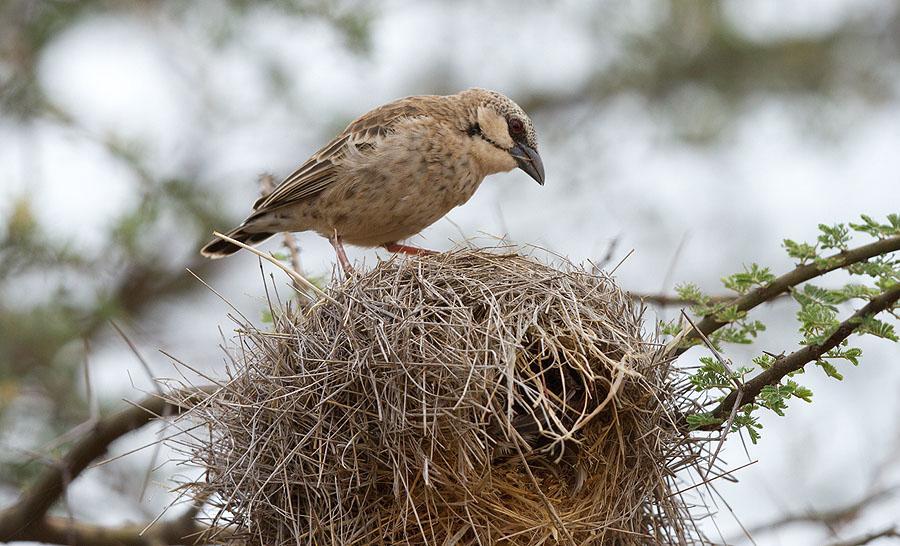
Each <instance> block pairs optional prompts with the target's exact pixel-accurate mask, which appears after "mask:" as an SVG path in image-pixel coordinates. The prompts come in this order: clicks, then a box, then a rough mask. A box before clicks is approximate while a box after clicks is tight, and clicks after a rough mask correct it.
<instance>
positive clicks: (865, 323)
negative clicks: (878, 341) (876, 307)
mask: <svg viewBox="0 0 900 546" xmlns="http://www.w3.org/2000/svg"><path fill="white" fill-rule="evenodd" d="M856 333H858V334H870V335H873V336H875V337H880V338H883V339H889V340H891V341H900V340H898V339H897V332H895V331H894V326H893V325H892V324H888V323H886V322H884V321H881V320H878V319H877V318H875V317H866V318H864V319H863V320H861V321H860V323H859V326H857V328H856Z"/></svg>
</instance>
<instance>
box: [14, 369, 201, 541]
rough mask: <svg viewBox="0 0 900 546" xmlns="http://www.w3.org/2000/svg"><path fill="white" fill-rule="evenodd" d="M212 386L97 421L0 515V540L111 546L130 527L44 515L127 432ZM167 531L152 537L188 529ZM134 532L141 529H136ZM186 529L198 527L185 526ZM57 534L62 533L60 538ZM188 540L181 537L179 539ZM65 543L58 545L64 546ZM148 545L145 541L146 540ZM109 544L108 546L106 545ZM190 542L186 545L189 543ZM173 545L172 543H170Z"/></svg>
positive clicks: (179, 524) (177, 526)
mask: <svg viewBox="0 0 900 546" xmlns="http://www.w3.org/2000/svg"><path fill="white" fill-rule="evenodd" d="M213 390H215V387H213V386H210V387H203V388H196V389H191V390H190V392H187V393H185V394H184V395H183V396H178V397H174V398H171V397H170V398H168V399H167V398H162V397H160V396H158V395H149V396H147V397H146V398H144V399H143V400H141V401H140V402H138V403H137V404H135V405H134V406H130V407H128V408H126V409H123V410H120V411H119V412H117V413H114V414H113V415H110V416H109V417H105V418H103V419H100V420H99V421H97V422H96V423H94V424H93V426H91V427H90V429H89V430H88V431H87V432H86V433H84V434H83V435H82V436H81V437H80V438H79V439H78V440H76V441H75V443H74V444H73V445H72V446H71V448H70V449H69V451H68V453H67V454H66V455H65V456H64V457H63V459H62V460H61V461H59V462H58V463H57V464H54V465H52V466H49V467H48V468H46V469H45V470H44V471H43V472H42V473H41V474H40V476H39V477H38V479H37V481H36V482H35V483H33V484H32V485H30V486H29V487H27V488H26V489H25V490H24V491H23V492H22V494H21V495H20V496H19V500H18V501H17V502H16V503H15V504H14V505H12V506H10V507H8V508H5V509H4V510H2V511H0V541H3V542H8V541H12V540H40V541H49V542H55V541H56V540H55V539H54V540H47V539H50V538H53V537H59V536H63V537H69V536H70V533H75V534H76V535H77V536H83V537H85V538H91V540H86V541H83V542H82V541H78V542H77V543H79V544H81V543H86V544H101V542H96V541H95V540H100V539H104V540H106V542H103V543H110V544H116V542H114V539H115V537H120V536H123V535H121V533H125V532H133V531H135V529H136V528H135V527H124V528H122V529H118V530H109V529H106V530H104V529H101V528H94V527H90V526H83V525H80V524H75V525H74V526H73V524H71V523H69V522H66V521H65V520H62V519H59V518H46V517H45V516H46V514H47V511H48V510H49V509H50V508H51V507H52V506H53V504H54V503H55V502H56V501H57V500H59V498H60V497H61V495H62V494H63V492H64V491H65V489H66V488H67V487H68V485H69V484H70V483H71V482H72V481H73V480H75V478H77V477H78V476H79V475H80V474H81V473H82V472H83V471H84V470H85V469H86V468H87V467H88V465H90V463H91V462H92V461H94V460H96V459H97V458H99V457H100V456H101V455H103V454H104V453H106V451H107V449H108V448H109V445H110V444H111V443H112V442H114V441H115V440H117V439H119V438H121V437H122V436H124V435H125V434H128V433H129V432H131V431H133V430H136V429H139V428H141V427H142V426H144V425H146V424H147V423H149V422H151V421H152V420H154V419H156V418H159V417H166V416H171V415H176V414H178V413H180V412H181V411H183V410H184V409H186V407H185V405H175V404H173V403H172V402H171V400H175V399H178V400H184V401H185V403H186V404H189V403H190V402H195V401H197V397H196V394H200V393H201V392H211V391H213ZM169 525H171V527H165V526H161V527H160V529H159V530H158V531H156V532H154V535H155V534H156V533H168V532H181V531H184V530H185V529H187V528H188V525H189V524H188V523H186V522H184V521H177V520H176V522H173V523H171V524H169ZM137 529H138V530H139V529H140V528H137ZM190 529H192V530H194V531H195V530H196V529H197V528H196V527H195V526H193V523H190ZM60 533H61V534H60ZM185 536H187V535H182V536H181V537H179V540H180V539H182V538H184V537H185ZM67 540H68V538H66V540H63V541H62V542H58V543H59V544H68V543H69V542H67ZM148 540H149V539H148ZM110 541H112V542H110ZM126 543H127V544H152V543H153V542H152V541H148V542H144V541H141V542H126ZM192 543H193V542H191V544H192ZM173 544H176V543H173Z"/></svg>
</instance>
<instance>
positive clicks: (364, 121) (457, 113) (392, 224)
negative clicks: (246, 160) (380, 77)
mask: <svg viewBox="0 0 900 546" xmlns="http://www.w3.org/2000/svg"><path fill="white" fill-rule="evenodd" d="M516 167H518V168H520V169H522V170H523V171H525V172H526V173H528V175H529V176H531V177H532V178H533V179H535V180H536V181H537V182H538V184H541V185H543V184H544V165H543V163H542V161H541V156H540V155H538V152H537V139H536V136H535V132H534V125H533V124H532V122H531V120H530V119H529V118H528V116H527V115H526V114H525V112H524V111H523V110H522V109H521V108H520V107H519V106H518V105H517V104H516V103H514V102H513V101H512V100H510V99H509V98H507V97H506V96H504V95H502V94H500V93H497V92H496V91H488V90H486V89H477V88H476V89H468V90H466V91H462V92H460V93H457V94H455V95H447V96H438V95H424V96H416V97H407V98H403V99H399V100H396V101H393V102H389V103H388V104H385V105H384V106H380V107H378V108H376V109H374V110H372V111H370V112H368V113H366V114H364V115H363V116H362V117H360V118H358V119H357V120H355V121H354V122H352V123H351V124H350V125H349V126H348V127H347V128H346V129H345V130H344V132H343V133H341V134H340V135H338V136H337V137H336V138H335V139H334V140H332V141H331V142H329V143H328V144H327V145H325V146H324V147H323V148H322V149H320V150H319V151H318V152H316V153H315V154H314V155H313V156H312V157H311V158H309V159H308V160H307V161H306V163H304V164H303V165H301V166H300V168H299V169H297V170H296V171H294V172H293V173H291V174H290V176H288V177H287V178H285V179H284V181H282V182H281V184H279V185H278V187H276V188H275V190H274V191H273V192H272V193H271V194H269V195H267V196H265V197H263V198H261V199H259V200H257V201H256V203H255V204H254V205H253V212H252V213H251V214H250V216H248V217H247V219H246V220H244V222H243V223H242V224H241V225H240V226H238V227H237V228H235V229H233V230H231V231H230V232H229V233H228V236H229V237H230V238H232V239H235V240H237V241H240V242H242V243H245V244H249V245H253V244H256V243H260V242H262V241H264V240H265V239H268V238H269V237H271V236H272V235H274V234H275V233H279V232H285V231H291V232H296V231H308V230H313V231H315V232H317V233H319V234H320V235H322V236H324V237H327V238H328V239H329V241H331V244H332V245H333V246H334V249H335V252H336V253H337V256H338V260H339V261H340V263H341V267H342V268H343V269H344V270H345V271H350V270H352V268H351V266H350V263H349V261H348V260H347V256H346V254H345V253H344V248H343V245H342V241H346V242H347V243H350V244H354V245H359V246H366V247H376V246H383V247H385V248H387V249H388V250H389V251H391V252H406V253H413V254H415V253H427V252H428V251H425V250H422V249H418V248H415V247H410V246H406V245H402V244H399V241H402V240H404V239H406V238H408V237H411V236H413V235H415V234H417V233H419V232H420V231H422V230H423V229H425V228H426V227H428V226H430V225H431V224H433V223H434V222H436V221H437V220H439V219H440V218H441V217H443V216H444V215H445V214H447V212H449V211H450V209H452V208H453V207H456V206H458V205H462V204H463V203H465V202H466V201H468V200H469V198H470V197H472V194H473V193H475V190H476V189H478V186H479V185H480V184H481V181H482V180H483V179H484V177H485V176H487V175H489V174H494V173H498V172H505V171H510V170H512V169H514V168H516ZM240 248H241V247H239V246H237V245H235V244H233V243H231V242H228V241H226V240H224V239H216V240H213V241H211V242H210V243H209V244H207V245H206V246H205V247H203V250H202V251H201V252H202V254H203V255H204V256H206V257H209V258H221V257H223V256H228V255H230V254H233V253H235V252H237V251H238V250H240Z"/></svg>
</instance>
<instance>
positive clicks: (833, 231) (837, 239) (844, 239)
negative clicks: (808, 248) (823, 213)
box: [818, 224, 850, 251]
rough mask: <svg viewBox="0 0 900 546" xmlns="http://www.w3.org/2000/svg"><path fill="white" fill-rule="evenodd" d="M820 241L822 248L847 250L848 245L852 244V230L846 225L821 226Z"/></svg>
mask: <svg viewBox="0 0 900 546" xmlns="http://www.w3.org/2000/svg"><path fill="white" fill-rule="evenodd" d="M818 241H819V246H820V247H821V248H825V249H827V248H833V249H836V250H842V251H843V250H847V245H848V243H849V242H850V230H849V229H847V226H846V225H844V224H835V225H833V226H828V225H825V224H819V237H818Z"/></svg>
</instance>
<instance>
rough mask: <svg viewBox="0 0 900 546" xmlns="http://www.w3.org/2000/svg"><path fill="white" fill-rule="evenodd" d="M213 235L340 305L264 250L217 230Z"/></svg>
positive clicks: (323, 297)
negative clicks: (260, 259) (269, 264)
mask: <svg viewBox="0 0 900 546" xmlns="http://www.w3.org/2000/svg"><path fill="white" fill-rule="evenodd" d="M213 235H215V236H216V237H218V238H219V239H224V240H225V241H228V242H229V243H231V244H235V245H237V246H239V247H241V248H243V249H245V250H249V251H250V252H252V253H254V254H256V255H257V256H259V257H260V258H262V259H264V260H266V261H267V262H269V263H271V264H272V265H274V266H275V267H277V268H279V269H281V270H282V271H284V272H285V273H287V274H288V276H289V277H290V278H291V279H292V280H293V281H294V282H298V283H300V284H301V285H302V286H303V287H304V288H306V289H307V290H311V291H312V292H314V293H315V294H317V295H318V296H319V297H321V298H322V299H324V300H327V301H329V302H331V303H333V304H335V305H340V304H339V303H338V302H337V300H335V299H334V298H332V297H331V296H329V295H328V294H326V293H325V292H323V291H322V289H321V288H319V287H318V286H316V285H315V284H313V283H311V282H310V281H309V280H307V279H306V277H304V276H303V275H301V274H300V273H298V272H296V271H294V270H293V269H291V268H290V267H288V266H286V265H284V264H283V263H281V262H279V261H278V260H276V259H275V258H273V257H272V256H269V255H268V254H266V253H265V252H263V251H261V250H258V249H255V248H253V247H252V246H250V245H247V244H244V243H242V242H240V241H238V240H235V239H232V238H231V237H229V236H227V235H223V234H222V233H219V232H218V231H214V232H213Z"/></svg>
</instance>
